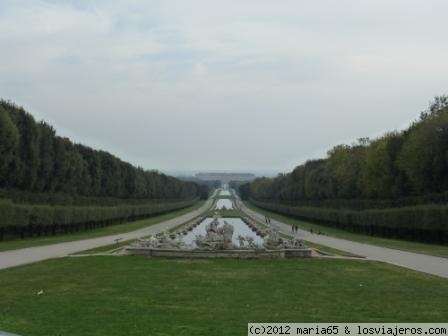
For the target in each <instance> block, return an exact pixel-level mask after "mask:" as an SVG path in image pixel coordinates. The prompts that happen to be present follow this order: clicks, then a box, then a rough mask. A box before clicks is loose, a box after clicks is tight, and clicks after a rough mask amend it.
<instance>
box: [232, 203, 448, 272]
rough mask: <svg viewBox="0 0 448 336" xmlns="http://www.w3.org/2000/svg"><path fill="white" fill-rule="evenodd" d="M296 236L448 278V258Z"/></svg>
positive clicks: (288, 230)
mask: <svg viewBox="0 0 448 336" xmlns="http://www.w3.org/2000/svg"><path fill="white" fill-rule="evenodd" d="M237 202H238V206H239V207H240V208H241V210H242V211H244V212H245V213H247V214H248V215H249V216H251V217H253V218H254V219H258V220H259V221H261V222H264V215H262V214H260V213H258V212H255V211H253V210H251V209H249V208H247V207H246V206H245V205H244V203H243V202H241V200H238V201H237ZM271 223H272V224H271V225H272V226H273V227H274V228H276V229H278V230H279V231H281V232H284V233H287V234H291V225H288V224H285V223H282V222H279V221H277V220H274V219H272V221H271ZM297 236H298V237H299V238H301V239H304V240H307V241H310V242H312V243H316V244H320V245H325V246H329V247H332V248H335V249H338V250H342V251H347V252H350V253H354V254H357V255H360V256H364V257H366V258H368V259H372V260H378V261H383V262H386V263H389V264H393V265H397V266H402V267H406V268H410V269H412V270H415V271H420V272H424V273H428V274H432V275H437V276H440V277H443V278H448V258H441V257H434V256H430V255H426V254H420V253H412V252H406V251H401V250H396V249H391V248H386V247H380V246H376V245H370V244H364V243H357V242H354V241H351V240H346V239H340V238H334V237H328V236H324V235H317V234H312V233H310V232H308V231H304V230H299V231H298V233H297Z"/></svg>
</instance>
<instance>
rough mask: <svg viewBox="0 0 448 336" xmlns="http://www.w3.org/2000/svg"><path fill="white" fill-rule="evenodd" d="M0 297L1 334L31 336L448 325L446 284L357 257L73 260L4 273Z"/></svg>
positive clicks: (203, 333) (211, 333)
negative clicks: (269, 326) (276, 325)
mask: <svg viewBox="0 0 448 336" xmlns="http://www.w3.org/2000/svg"><path fill="white" fill-rule="evenodd" d="M40 290H43V291H44V293H43V294H42V295H37V293H38V292H39V291H40ZM0 298H1V302H2V304H1V305H0V329H3V330H5V331H10V332H15V333H18V334H21V335H33V336H40V335H42V336H44V335H45V336H47V335H59V336H64V335H67V336H75V335H82V336H89V335H98V336H100V335H108V336H113V335H119V336H122V335H133V336H138V335H142V336H143V335H144V336H147V335H188V336H191V335H195V336H199V335H204V336H209V335H246V330H247V323H248V322H329V321H331V322H446V320H447V318H448V305H447V304H446V302H448V281H447V280H445V279H441V278H437V277H432V276H428V275H424V274H422V273H417V272H413V271H408V270H405V269H402V268H398V267H394V266H390V265H387V264H382V263H377V262H367V261H352V260H319V259H317V260H316V259H302V260H165V259H149V258H144V257H105V256H103V257H101V256H95V257H79V258H73V257H72V258H64V259H59V260H50V261H46V262H42V263H37V264H33V265H29V266H24V267H17V268H14V269H9V270H5V271H1V272H0Z"/></svg>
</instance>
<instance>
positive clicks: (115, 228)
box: [0, 201, 204, 330]
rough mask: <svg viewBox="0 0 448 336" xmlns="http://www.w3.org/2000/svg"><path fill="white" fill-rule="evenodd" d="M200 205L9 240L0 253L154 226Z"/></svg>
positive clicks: (0, 244)
mask: <svg viewBox="0 0 448 336" xmlns="http://www.w3.org/2000/svg"><path fill="white" fill-rule="evenodd" d="M202 205H204V201H200V202H198V203H196V204H194V205H192V206H191V207H188V208H185V209H181V210H177V211H173V212H170V213H167V214H164V215H160V216H155V217H151V218H148V219H144V220H140V221H135V222H129V223H124V224H118V225H112V226H108V227H104V228H98V229H94V230H90V231H80V232H75V233H69V234H66V235H57V236H47V237H37V238H27V239H21V240H11V241H5V242H0V251H6V250H15V249H20V248H25V247H34V246H42V245H49V244H56V243H64V242H68V241H74V240H80V239H88V238H96V237H101V236H108V235H114V234H119V233H126V232H130V231H134V230H138V229H141V228H144V227H146V226H151V225H154V224H158V223H161V222H164V221H167V220H170V219H172V218H175V217H178V216H181V215H184V214H186V213H188V212H191V211H193V210H196V209H199V208H200V207H201V206H202ZM0 330H1V329H0Z"/></svg>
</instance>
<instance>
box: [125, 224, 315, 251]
mask: <svg viewBox="0 0 448 336" xmlns="http://www.w3.org/2000/svg"><path fill="white" fill-rule="evenodd" d="M194 225H197V223H195V224H194ZM233 234H234V227H233V226H232V225H231V224H229V223H228V222H226V221H224V224H223V225H221V226H220V224H219V220H218V216H216V215H215V217H214V219H213V220H212V221H211V222H210V223H209V224H208V225H207V226H206V234H205V236H204V235H197V236H196V237H195V239H194V241H193V243H192V244H185V243H184V242H183V241H182V234H181V233H178V234H171V235H168V234H166V233H163V234H161V235H157V236H151V237H149V238H148V239H140V240H138V241H136V242H135V243H134V244H132V245H131V246H128V247H127V248H126V250H125V251H126V254H129V255H144V256H152V257H156V256H157V257H175V258H303V257H310V256H311V252H312V250H310V249H308V248H306V247H305V246H304V244H303V241H302V240H300V239H293V240H288V239H283V238H281V237H280V235H279V232H278V231H277V230H275V229H267V230H265V231H264V232H263V243H262V245H257V244H256V243H255V242H254V239H253V237H250V236H245V237H243V236H241V235H239V236H238V237H237V240H238V243H239V244H238V245H239V246H236V245H235V244H233V243H232V237H233Z"/></svg>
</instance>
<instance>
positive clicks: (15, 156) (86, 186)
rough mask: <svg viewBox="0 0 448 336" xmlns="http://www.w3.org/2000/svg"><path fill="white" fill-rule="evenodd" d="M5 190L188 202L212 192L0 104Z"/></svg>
mask: <svg viewBox="0 0 448 336" xmlns="http://www.w3.org/2000/svg"><path fill="white" fill-rule="evenodd" d="M0 188H3V189H6V190H21V191H26V192H32V193H42V194H65V195H73V196H84V197H97V198H106V197H109V198H120V199H147V200H156V199H158V200H186V199H193V198H195V197H196V196H198V195H199V194H201V195H202V196H203V197H205V196H204V195H205V194H207V190H205V189H204V187H203V186H202V187H201V186H199V185H198V184H196V183H192V182H185V181H180V180H178V179H176V178H174V177H170V176H167V175H164V174H162V173H159V172H157V171H147V170H143V169H142V168H137V167H134V166H133V165H131V164H130V163H127V162H124V161H122V160H120V159H119V158H117V157H115V156H113V155H111V154H110V153H108V152H105V151H101V150H95V149H92V148H90V147H87V146H84V145H82V144H76V143H73V142H72V141H70V140H69V139H68V138H64V137H60V136H58V135H56V132H55V130H54V128H53V127H52V126H50V125H48V124H47V123H46V122H43V121H41V122H36V121H35V119H34V118H33V116H32V115H31V114H29V113H28V112H26V111H25V110H24V109H23V108H21V107H19V106H16V105H15V104H13V103H11V102H9V101H4V100H1V101H0Z"/></svg>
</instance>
